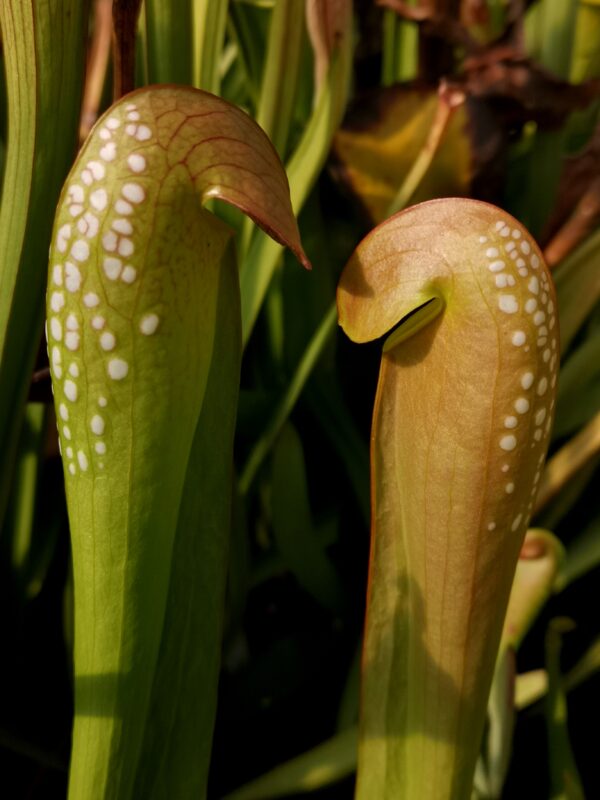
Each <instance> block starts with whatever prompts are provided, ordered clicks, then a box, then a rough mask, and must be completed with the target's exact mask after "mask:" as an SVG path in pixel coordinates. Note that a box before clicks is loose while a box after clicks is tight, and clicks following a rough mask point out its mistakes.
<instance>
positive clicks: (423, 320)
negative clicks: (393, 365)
mask: <svg viewBox="0 0 600 800" xmlns="http://www.w3.org/2000/svg"><path fill="white" fill-rule="evenodd" d="M445 305H446V304H445V302H444V300H443V298H442V297H438V296H437V295H436V296H435V297H432V298H430V299H429V300H427V301H426V302H425V303H422V304H421V305H420V306H417V308H414V309H413V310H412V311H410V312H409V313H408V314H406V316H404V317H402V319H401V320H400V322H398V324H397V325H396V326H395V327H394V328H393V329H392V332H391V333H390V334H389V335H388V337H387V338H386V340H385V342H384V343H383V352H384V353H387V352H388V351H389V350H392V349H393V348H394V347H396V345H398V344H400V342H403V341H405V340H406V339H409V338H410V337H411V336H414V335H415V333H417V332H418V331H420V330H421V329H422V328H424V327H426V326H427V325H429V323H430V322H432V321H433V320H434V319H435V318H436V317H437V316H439V315H440V314H441V313H442V311H443V310H444V307H445Z"/></svg>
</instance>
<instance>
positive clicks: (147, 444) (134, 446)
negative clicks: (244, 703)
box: [47, 86, 309, 800]
mask: <svg viewBox="0 0 600 800" xmlns="http://www.w3.org/2000/svg"><path fill="white" fill-rule="evenodd" d="M209 199H218V200H224V201H226V202H227V203H230V204H231V205H233V206H236V207H238V208H239V209H241V210H243V211H244V212H246V213H247V214H248V215H249V216H250V217H251V218H252V219H253V220H255V221H256V222H257V223H258V224H259V225H260V226H261V227H262V228H264V229H265V230H266V231H267V232H268V233H269V234H270V235H271V236H273V238H275V239H276V240H277V241H278V242H280V243H282V244H285V245H287V246H289V247H290V248H291V249H292V250H293V252H294V253H295V254H296V255H297V256H298V258H299V259H300V260H301V261H302V262H303V263H304V264H305V266H309V265H308V262H307V260H306V257H305V255H304V253H303V250H302V247H301V244H300V241H299V234H298V229H297V226H296V221H295V219H294V216H293V213H292V209H291V204H290V199H289V189H288V184H287V178H286V175H285V172H284V170H283V167H282V165H281V163H280V161H279V158H278V156H277V154H276V152H275V150H274V148H273V147H272V146H271V144H270V143H269V141H268V139H267V137H266V136H265V134H264V133H263V132H262V131H261V130H260V128H259V127H258V126H257V125H256V124H255V123H254V122H253V121H252V120H251V119H250V117H248V116H247V115H246V114H245V113H244V112H242V111H241V110H239V109H238V108H236V107H234V106H232V105H230V104H229V103H227V102H225V101H223V100H220V99H218V98H216V97H214V96H212V95H210V94H207V93H205V92H201V91H197V90H194V89H190V88H179V87H175V86H154V87H149V88H145V89H141V90H139V91H136V92H134V93H132V94H130V95H128V96H126V97H125V98H123V99H122V100H120V101H119V102H118V103H116V104H115V105H114V106H112V107H111V108H110V109H109V110H108V111H107V112H106V113H105V114H104V115H103V116H102V117H101V118H100V120H99V121H98V123H97V124H96V125H95V127H94V129H93V130H92V132H91V135H90V137H89V138H88V140H87V142H86V143H85V145H84V146H83V148H82V150H81V151H80V153H79V155H78V157H77V160H76V162H75V164H74V166H73V168H72V170H71V172H70V174H69V176H68V178H67V181H66V183H65V186H64V188H63V191H62V195H61V198H60V201H59V205H58V211H57V214H56V220H55V224H54V232H53V240H52V246H51V250H50V268H49V284H48V295H47V315H48V323H47V339H48V349H49V358H50V364H51V373H52V382H53V390H54V397H55V408H56V415H57V421H58V429H59V434H60V436H59V438H60V445H61V452H62V458H63V463H64V474H65V482H66V493H67V502H68V511H69V521H70V528H71V537H72V550H73V569H74V585H75V656H74V662H75V663H74V668H75V670H74V671H75V722H74V731H73V748H72V760H71V772H70V797H72V798H77V799H79V798H92V797H102V798H119V800H123V799H124V798H128V797H147V798H150V797H192V796H194V797H201V796H204V793H205V785H206V776H207V771H208V760H209V754H210V741H211V735H212V726H213V720H214V713H215V706H216V683H217V676H218V666H219V651H220V625H221V616H222V603H223V594H224V582H225V571H226V570H225V565H226V554H227V543H228V535H229V516H230V495H231V482H232V442H233V429H234V422H235V414H236V404H237V393H238V383H239V368H240V358H241V329H240V325H241V323H240V301H239V284H238V274H237V267H236V260H235V253H234V243H233V235H232V232H231V231H230V230H229V228H228V227H227V226H226V225H225V224H224V223H223V222H221V221H220V220H219V219H218V218H217V217H216V216H214V215H213V214H211V213H209V212H208V211H207V210H205V209H203V207H202V205H203V203H205V202H206V201H207V200H209Z"/></svg>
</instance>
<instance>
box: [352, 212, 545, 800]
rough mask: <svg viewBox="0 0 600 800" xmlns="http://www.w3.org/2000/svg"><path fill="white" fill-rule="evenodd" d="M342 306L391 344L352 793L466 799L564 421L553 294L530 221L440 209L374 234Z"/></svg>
mask: <svg viewBox="0 0 600 800" xmlns="http://www.w3.org/2000/svg"><path fill="white" fill-rule="evenodd" d="M337 299H338V312H339V320H340V324H341V326H342V327H343V329H344V331H345V332H346V333H347V335H348V336H349V337H350V338H351V339H352V340H354V341H356V342H367V341H371V340H374V339H377V338H379V337H382V336H384V335H387V338H386V339H385V342H384V345H383V355H382V361H381V369H380V374H379V383H378V388H377V395H376V400H375V407H374V414H373V427H372V434H371V481H372V483H371V492H372V540H371V556H370V572H369V586H368V596H367V613H366V631H365V644H364V651H363V676H362V696H361V715H360V744H359V757H358V776H357V795H356V796H357V798H359V800H371V799H372V798H378V799H381V800H388V799H389V800H391V799H392V798H399V797H402V798H411V799H412V798H436V800H445V799H446V798H447V799H448V800H464V799H465V798H469V797H470V796H471V791H472V785H473V773H474V769H475V764H476V760H477V755H478V751H479V748H480V746H481V741H482V734H483V728H484V723H485V715H486V705H487V699H488V694H489V690H490V684H491V681H492V676H493V672H494V664H495V660H496V654H497V650H498V644H499V640H500V635H501V632H502V625H503V621H504V617H505V612H506V606H507V602H508V597H509V593H510V587H511V582H512V579H513V575H514V572H515V565H516V563H517V559H518V555H519V550H520V548H521V544H522V542H523V537H524V535H525V532H526V530H527V526H528V523H529V519H530V516H531V513H532V509H533V503H534V499H535V495H536V491H537V488H538V486H539V483H540V477H541V470H542V466H543V463H544V459H545V455H546V449H547V445H548V437H549V434H550V430H551V426H552V419H553V410H554V403H555V401H554V397H555V387H556V381H557V368H558V358H559V356H558V353H559V344H558V326H557V317H556V298H555V294H554V288H553V286H552V281H551V278H550V275H549V272H548V269H547V267H546V266H545V264H544V262H543V259H542V256H541V253H540V250H539V248H538V246H537V245H536V243H535V242H534V241H533V239H532V238H531V236H530V235H529V234H528V232H527V231H526V230H525V229H524V228H523V226H522V225H521V224H520V223H518V222H517V221H516V220H515V219H513V218H512V217H511V216H509V215H508V214H507V213H505V212H504V211H502V210H500V209H498V208H495V207H494V206H491V205H488V204H486V203H482V202H478V201H474V200H466V199H444V200H434V201H430V202H427V203H423V204H421V205H418V206H414V207H413V208H410V209H407V210H405V211H403V212H401V213H399V214H397V215H396V216H394V217H392V218H390V219H389V220H387V221H386V222H384V223H382V224H381V225H380V226H379V227H377V228H376V229H375V230H374V231H372V232H371V233H370V234H369V235H368V236H367V237H366V238H365V239H364V240H363V241H362V242H361V244H360V245H359V246H358V247H357V249H356V250H355V252H354V254H353V256H352V258H351V259H350V261H349V263H348V264H347V266H346V267H345V270H344V272H343V273H342V276H341V279H340V283H339V287H338V298H337Z"/></svg>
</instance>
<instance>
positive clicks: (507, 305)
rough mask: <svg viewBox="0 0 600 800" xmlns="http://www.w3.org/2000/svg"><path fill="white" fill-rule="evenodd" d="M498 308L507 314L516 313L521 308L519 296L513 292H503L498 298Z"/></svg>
mask: <svg viewBox="0 0 600 800" xmlns="http://www.w3.org/2000/svg"><path fill="white" fill-rule="evenodd" d="M498 308H499V309H500V311H504V313H505V314H516V313H517V311H518V310H519V304H518V303H517V298H516V297H515V296H514V295H513V294H501V295H500V297H499V298H498Z"/></svg>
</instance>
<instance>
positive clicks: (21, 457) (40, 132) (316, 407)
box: [0, 0, 600, 800]
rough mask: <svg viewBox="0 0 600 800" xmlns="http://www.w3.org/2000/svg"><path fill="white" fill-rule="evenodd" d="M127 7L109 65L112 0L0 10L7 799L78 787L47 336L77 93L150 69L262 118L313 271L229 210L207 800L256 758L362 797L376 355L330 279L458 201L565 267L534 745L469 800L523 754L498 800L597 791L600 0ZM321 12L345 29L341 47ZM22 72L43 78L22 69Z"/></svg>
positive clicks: (261, 793)
mask: <svg viewBox="0 0 600 800" xmlns="http://www.w3.org/2000/svg"><path fill="white" fill-rule="evenodd" d="M137 5H138V4H137V3H135V2H127V3H125V2H121V3H119V2H115V4H114V10H115V13H116V18H117V19H119V20H120V21H121V23H122V25H123V26H124V27H123V28H119V31H120V33H121V36H120V38H119V37H118V38H117V45H118V46H120V48H121V49H120V50H119V49H117V50H116V51H115V53H114V57H113V59H110V58H108V43H109V42H110V29H108V38H107V35H106V33H107V25H110V22H111V18H110V13H111V9H110V6H111V3H110V2H109V0H96V2H95V3H93V4H92V7H91V9H89V10H90V12H91V14H90V16H89V18H88V7H87V5H86V4H85V3H81V2H74V1H73V2H68V0H61V2H56V3H48V2H43V0H27V2H5V3H3V4H2V6H1V7H0V24H1V26H2V45H3V50H2V56H3V64H4V68H5V70H4V73H3V75H6V76H7V77H6V78H5V77H3V78H2V86H1V92H0V97H1V112H0V113H1V118H0V162H1V163H2V166H3V175H4V179H3V195H2V206H1V208H0V464H1V475H0V519H1V520H2V528H1V533H0V571H1V573H0V593H1V598H2V604H1V608H2V629H1V636H2V658H1V659H0V687H1V697H2V702H1V703H0V764H1V765H2V776H3V777H2V782H3V783H2V788H1V789H0V792H1V793H2V794H3V795H5V796H7V797H15V798H18V797H43V798H48V797H63V796H64V792H65V787H66V776H67V765H68V754H69V744H70V726H71V713H72V712H71V688H72V687H71V667H70V654H71V650H72V581H71V575H70V567H69V540H68V527H67V519H66V511H65V504H64V492H63V486H62V467H61V463H60V460H59V457H58V452H57V440H56V433H55V423H54V420H53V418H52V413H53V412H52V411H51V405H50V392H49V382H48V376H47V370H46V366H47V365H46V360H45V355H44V347H43V346H41V344H40V342H41V328H42V306H43V292H44V280H45V274H46V263H45V259H46V253H47V248H48V243H49V236H50V226H51V223H52V219H53V214H54V206H55V202H56V197H57V193H58V191H59V188H60V184H61V182H62V180H63V178H64V176H65V174H66V172H67V171H68V168H69V166H70V163H71V161H72V159H73V157H74V155H75V148H76V139H77V130H78V126H79V125H80V121H79V118H80V113H81V112H82V109H83V112H82V114H81V128H80V130H81V132H82V133H83V134H85V133H86V132H87V130H88V129H89V124H90V120H91V119H93V118H94V116H95V115H96V114H97V113H98V111H100V110H103V109H104V108H105V107H106V106H107V105H108V104H109V103H110V102H111V97H112V83H113V78H116V80H115V86H117V87H119V86H127V85H132V82H133V80H134V79H133V75H131V81H130V83H128V81H127V77H128V75H127V71H126V69H127V68H126V64H127V63H129V62H130V63H132V64H133V63H135V83H136V84H137V85H142V84H144V83H147V82H152V81H160V82H175V81H178V82H184V83H190V84H192V85H195V86H199V87H201V88H207V89H209V90H211V91H213V92H216V93H219V94H222V96H224V97H226V98H227V99H229V100H230V101H232V102H234V103H236V104H239V105H240V106H242V107H243V108H244V109H246V110H247V111H248V113H250V114H251V115H252V116H253V117H255V118H256V119H257V120H258V121H259V122H260V124H261V125H262V126H263V127H264V128H265V130H266V131H267V133H268V134H269V135H270V137H271V138H272V140H273V142H274V144H275V146H276V148H277V150H278V152H279V154H280V155H281V157H282V159H283V161H284V163H285V164H286V168H287V171H288V176H289V180H290V189H291V195H292V200H293V204H294V208H295V211H296V212H297V213H298V214H299V220H300V228H301V233H302V238H303V242H304V245H305V248H306V250H307V253H308V255H309V257H310V258H311V260H312V262H313V265H314V270H313V273H312V274H308V273H305V272H304V271H302V270H300V269H299V268H298V265H297V263H295V261H294V259H293V257H292V256H290V255H289V254H288V253H283V252H282V249H281V248H280V247H279V246H278V245H275V244H273V243H272V242H271V241H270V240H269V239H268V238H267V237H266V236H264V234H262V233H261V232H259V231H257V230H255V229H253V228H252V227H251V226H250V225H248V224H247V223H246V222H244V221H243V219H242V218H241V216H239V215H238V214H237V213H234V212H232V211H231V210H226V209H223V208H216V209H215V211H216V213H218V214H219V215H221V216H222V217H223V218H224V219H225V220H226V221H227V222H228V223H229V224H230V225H232V226H233V227H234V229H235V230H236V233H237V240H238V253H239V260H240V281H241V289H242V317H243V329H244V343H245V352H244V359H243V366H242V385H241V398H240V407H239V415H238V422H237V431H236V453H235V456H236V470H237V478H238V479H237V484H236V487H235V508H234V515H233V528H232V543H231V561H230V570H229V589H228V598H227V609H226V630H225V635H224V640H223V665H222V676H221V688H220V696H219V711H218V719H217V727H216V734H215V743H214V749H213V768H212V778H211V789H210V796H211V797H223V796H225V795H226V794H227V792H231V791H233V790H234V789H236V788H237V787H239V786H240V785H242V784H244V783H246V782H249V781H251V780H252V779H253V778H255V777H257V776H261V775H262V776H263V777H262V778H260V779H259V781H258V782H257V783H256V784H253V785H249V786H247V787H246V789H242V790H240V791H239V792H238V793H235V794H234V795H231V797H232V798H233V797H237V798H239V799H240V800H241V798H255V799H258V798H262V797H265V798H266V797H279V796H283V795H284V794H296V795H301V794H302V792H303V791H308V790H314V791H316V793H317V794H316V796H319V797H323V798H325V797H330V798H334V797H340V798H346V797H350V796H351V794H352V785H353V778H352V771H353V767H354V763H355V744H356V734H355V727H354V726H355V723H356V719H357V714H358V677H359V650H360V635H361V627H362V616H363V611H364V594H365V577H366V567H367V557H368V528H369V475H368V441H369V423H370V413H371V403H372V398H373V396H374V389H375V380H376V373H377V369H378V364H379V355H380V353H379V349H380V348H379V346H378V345H377V344H376V345H372V346H366V347H361V348H355V347H354V346H351V345H350V344H349V343H348V342H347V341H345V340H344V339H343V337H342V336H341V335H339V334H337V333H336V325H335V311H334V308H333V300H334V291H335V285H336V282H337V278H338V276H339V273H340V271H341V269H342V267H343V265H344V263H345V260H346V259H347V257H348V256H349V254H350V253H351V251H352V249H353V247H354V246H355V245H356V244H357V242H358V241H359V239H360V238H361V236H362V235H364V234H365V233H366V232H367V231H368V230H369V229H370V228H371V227H372V225H373V223H374V222H377V221H379V220H380V219H381V218H383V217H385V216H386V215H387V214H388V213H390V211H391V210H395V209H398V208H400V207H403V206H405V205H407V204H409V203H411V202H415V201H416V200H423V199H427V198H431V197H436V196H445V195H450V194H462V195H468V196H473V197H477V198H480V199H485V200H489V201H492V202H495V203H496V204H498V205H501V206H502V207H504V208H506V209H507V210H508V211H510V212H512V213H514V214H515V215H516V216H518V217H519V218H520V219H521V220H522V221H523V222H524V223H525V224H527V225H528V226H530V227H531V229H532V232H533V233H534V234H535V235H536V237H537V238H538V240H539V241H540V243H541V245H542V247H544V248H545V252H546V256H547V258H548V260H549V262H550V263H551V265H552V267H553V269H554V275H555V280H556V285H557V290H558V295H559V305H560V309H559V310H560V322H561V331H562V359H563V365H562V376H561V380H560V384H559V397H558V411H557V419H556V424H555V429H554V439H553V444H552V450H551V456H550V460H549V464H548V466H547V469H546V473H545V476H544V479H543V482H542V486H541V489H540V496H539V498H538V502H537V507H536V513H535V517H534V520H533V524H535V525H536V526H537V527H543V528H546V529H549V530H551V531H553V532H554V533H555V534H556V536H557V537H558V538H559V539H560V540H561V541H562V543H563V544H564V546H565V548H566V557H565V560H564V562H563V566H562V567H561V569H560V571H559V573H558V577H557V579H556V581H555V584H554V587H553V590H552V592H551V593H550V594H549V596H548V597H547V599H545V604H544V606H543V609H542V611H541V613H540V614H539V616H538V617H537V620H536V621H535V622H534V621H533V620H529V622H528V626H530V630H529V632H528V634H527V636H525V638H524V640H523V642H522V644H520V647H519V652H518V655H517V662H516V664H517V672H518V678H517V682H516V696H515V708H516V709H517V716H516V722H515V729H514V736H513V737H511V736H510V735H509V736H505V737H504V738H503V737H499V741H501V744H500V747H501V749H502V748H503V750H502V752H501V753H500V754H499V755H498V754H496V755H497V756H498V757H497V758H492V759H491V760H490V761H489V764H498V765H499V766H498V768H497V769H498V770H499V772H498V774H497V775H495V776H492V777H493V778H494V779H493V780H488V781H487V783H486V782H485V781H484V782H483V783H480V784H478V791H479V796H482V797H484V796H487V797H496V796H499V794H498V793H497V792H498V791H499V790H498V789H497V786H498V784H499V785H502V782H503V781H504V778H505V775H504V765H505V763H506V762H507V761H509V762H510V763H509V767H508V774H507V776H506V781H505V784H504V794H503V795H502V796H504V797H511V798H515V797H527V798H538V797H539V798H548V797H568V798H571V797H580V796H582V795H584V796H588V797H595V796H598V795H600V779H599V778H598V770H597V764H596V759H597V754H596V749H597V748H596V742H597V732H596V730H595V728H596V727H597V719H598V717H599V715H600V692H599V689H600V683H599V678H598V669H599V667H600V650H599V647H600V616H599V614H598V607H599V603H598V600H599V592H598V575H599V572H598V567H599V565H600V507H599V504H598V501H597V490H596V486H597V485H598V476H599V472H598V466H599V464H600V346H599V344H598V343H599V341H600V305H599V303H598V300H599V298H600V280H599V277H598V276H599V275H600V270H599V268H598V261H599V259H600V229H599V227H598V222H599V219H600V169H599V167H598V164H599V163H600V161H599V159H598V154H599V149H600V139H599V134H598V130H599V129H598V110H599V101H598V97H599V96H600V91H599V86H598V78H599V77H600V4H599V3H598V2H597V0H579V1H577V0H565V2H562V3H556V2H554V0H538V2H533V3H527V4H526V5H527V10H526V11H525V12H524V13H523V14H522V13H521V11H520V8H521V4H519V3H516V2H509V0H487V2H482V3H475V2H468V0H464V1H463V2H462V3H461V2H452V3H442V2H439V3H435V2H434V3H429V4H425V3H419V2H415V1H414V0H413V2H407V3H398V2H394V1H393V0H390V2H387V3H386V2H382V3H380V4H376V3H374V2H371V1H370V0H361V2H355V3H354V8H353V13H352V16H348V17H345V16H344V9H345V8H348V9H349V8H350V4H349V3H344V2H341V0H331V2H326V1H325V0H323V2H321V3H311V2H304V0H289V2H273V1H272V0H230V2H226V1H225V0H187V2H181V3H174V2H173V3H165V2H159V0H146V2H145V3H143V4H141V15H140V18H139V24H138V25H137V28H136V29H135V30H136V31H137V33H136V34H135V37H133V36H129V37H128V36H127V24H128V20H129V21H131V19H134V17H135V12H136V11H137V8H136V6H137ZM380 6H386V8H381V7H380ZM426 7H427V8H426ZM315 10H317V11H319V10H320V11H322V12H323V13H326V14H327V13H331V14H332V18H331V19H334V20H336V25H335V26H334V28H333V32H334V35H333V36H331V37H330V38H329V40H328V39H327V36H324V37H323V36H322V37H321V39H319V35H318V32H319V30H321V31H322V30H323V28H322V27H321V28H320V27H319V17H318V15H317V17H314V16H313V17H312V18H311V17H310V13H313V14H314V13H315ZM307 13H308V20H309V23H308V24H307ZM86 25H87V29H86ZM311 25H312V27H310V26H311ZM325 29H327V26H325ZM315 30H316V31H317V33H316V34H315ZM328 30H330V32H331V30H332V28H331V27H329V28H328ZM309 31H310V32H311V33H312V38H311V36H310V35H309ZM131 33H132V34H133V33H134V29H133V28H132V29H131ZM134 39H135V43H136V50H135V59H132V55H133V53H132V50H131V45H130V44H129V43H128V42H130V41H133V40H134ZM323 41H324V42H325V44H323ZM319 42H321V45H320V46H319ZM86 54H87V55H86ZM86 58H87V79H86V81H85V94H84V95H83V100H82V94H81V88H82V85H83V84H84V81H83V77H84V66H85V62H86ZM11 64H12V65H13V72H12V73H11V69H10V67H11ZM15 65H17V66H18V68H19V69H18V70H17V72H20V73H21V78H22V79H23V77H24V75H26V76H27V79H26V81H24V80H22V82H21V83H18V81H17V79H16V78H14V77H10V76H11V75H14V74H15V70H14V67H15ZM123 65H125V66H123ZM121 70H124V71H123V72H122V71H121ZM23 86H25V87H26V92H25V93H23V91H24V90H23V88H22V87H23ZM347 102H348V106H347ZM344 116H345V122H344V123H342V120H343V118H344ZM38 351H39V353H40V355H38V357H37V364H36V366H35V370H34V361H35V358H36V353H38ZM32 370H34V377H33V379H32ZM27 396H28V397H29V400H28V402H27V403H25V402H24V401H25V398H26V397H27ZM215 458H218V454H215ZM565 620H568V622H565ZM497 688H498V687H497V686H496V689H497ZM494 696H495V697H496V698H497V694H496V695H494ZM500 697H501V699H502V697H503V696H502V695H500ZM544 698H545V700H544ZM500 706H501V704H500ZM498 707H499V706H496V708H498ZM490 714H491V716H490V720H491V722H490V726H491V727H490V729H492V725H493V719H494V714H493V708H492V707H491V710H490ZM499 724H501V725H502V724H504V723H503V722H502V721H501V722H500V723H499ZM588 725H591V729H590V728H588V727H587V726H588ZM488 745H489V742H488ZM303 752H304V753H305V755H304V756H302V758H300V759H299V760H298V759H297V760H293V759H294V758H295V757H296V756H297V755H299V754H300V753H303ZM489 752H490V751H489V748H488V755H489ZM511 754H512V755H511ZM505 756H506V757H505ZM509 756H511V757H510V759H509ZM290 759H292V761H290V763H289V764H284V762H286V761H288V760H290ZM549 763H550V764H551V768H549V766H548V764H549ZM273 769H275V771H274V772H272V773H270V774H267V773H269V771H270V770H273ZM488 777H489V775H488ZM491 786H496V789H494V792H496V793H493V792H492V793H490V792H491V789H490V787H491Z"/></svg>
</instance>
